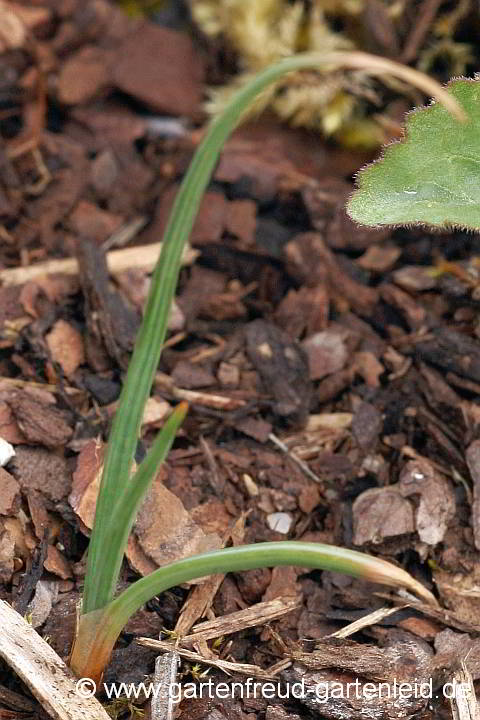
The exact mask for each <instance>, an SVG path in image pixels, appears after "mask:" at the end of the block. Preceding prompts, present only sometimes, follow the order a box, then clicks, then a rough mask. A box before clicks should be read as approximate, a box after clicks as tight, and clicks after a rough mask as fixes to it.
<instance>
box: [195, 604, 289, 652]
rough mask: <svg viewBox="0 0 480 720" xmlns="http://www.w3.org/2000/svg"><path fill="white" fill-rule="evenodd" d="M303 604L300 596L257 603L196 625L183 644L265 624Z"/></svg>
mask: <svg viewBox="0 0 480 720" xmlns="http://www.w3.org/2000/svg"><path fill="white" fill-rule="evenodd" d="M301 604H302V603H301V599H300V598H299V597H278V598H275V599H274V600H269V601H267V602H261V603H257V604H256V605H252V607H249V608H246V609H245V610H239V611H238V612H234V613H230V614H229V615H225V616H224V617H218V618H215V620H208V621H206V622H203V623H199V624H198V625H195V627H194V628H193V632H192V634H191V635H187V636H186V637H184V638H182V645H187V646H191V645H194V644H195V643H196V642H198V641H199V640H212V639H213V638H218V637H223V635H231V634H232V633H235V632H240V630H245V629H246V628H251V627H259V626H263V625H265V624H266V623H268V622H271V621H273V620H277V619H278V618H280V617H283V616H284V615H287V614H288V613H290V612H293V610H296V609H297V608H299V607H300V606H301Z"/></svg>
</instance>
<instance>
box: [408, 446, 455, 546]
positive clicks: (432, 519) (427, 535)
mask: <svg viewBox="0 0 480 720" xmlns="http://www.w3.org/2000/svg"><path fill="white" fill-rule="evenodd" d="M398 489H399V491H400V492H401V494H402V495H403V496H404V497H410V496H411V495H419V496H420V502H419V505H418V509H417V511H416V513H415V525H416V529H417V532H418V535H419V537H420V540H422V542H424V543H427V545H437V544H438V543H439V542H442V540H443V538H444V536H445V533H446V531H447V528H448V525H449V523H450V521H451V520H452V518H453V517H454V516H455V495H454V493H453V490H452V487H451V485H450V483H449V482H448V481H447V480H446V479H445V478H444V477H443V476H442V475H440V473H439V472H437V471H436V470H435V469H434V467H433V466H432V465H431V464H430V463H429V462H428V461H427V460H425V459H422V460H412V461H411V462H409V463H407V464H406V466H405V467H404V468H403V470H402V472H401V474H400V480H399V483H398Z"/></svg>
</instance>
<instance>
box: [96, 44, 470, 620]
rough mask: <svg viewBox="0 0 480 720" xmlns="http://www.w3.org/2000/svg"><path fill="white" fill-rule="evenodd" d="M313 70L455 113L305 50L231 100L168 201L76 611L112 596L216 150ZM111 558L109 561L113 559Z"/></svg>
mask: <svg viewBox="0 0 480 720" xmlns="http://www.w3.org/2000/svg"><path fill="white" fill-rule="evenodd" d="M315 67H320V68H323V69H328V68H329V67H331V68H338V67H344V68H350V69H361V70H363V71H365V72H368V73H370V74H372V75H382V74H392V75H395V76H396V77H398V78H400V79H402V80H404V81H406V82H408V83H411V84H413V85H415V86H416V87H418V88H420V89H421V90H423V91H424V92H425V93H427V94H433V95H435V96H436V97H437V98H438V99H439V100H441V101H442V102H444V103H445V106H446V107H447V108H448V109H449V110H450V111H452V112H454V113H457V114H460V115H461V110H460V109H459V106H458V105H457V103H456V102H455V100H454V99H453V98H452V97H451V96H449V95H448V94H447V93H446V92H445V91H444V90H443V89H442V88H441V86H440V85H438V83H436V82H435V81H433V80H431V79H430V78H428V77H427V76H426V75H423V74H422V73H419V72H417V71H415V70H413V69H412V68H409V67H406V66H403V65H400V64H398V63H395V62H393V61H391V60H387V59H386V58H381V57H378V56H375V55H368V54H367V53H361V52H331V53H324V54H322V53H306V54H303V55H296V56H292V57H289V58H285V59H283V60H281V61H280V62H278V63H276V64H274V65H271V66H270V67H268V68H267V69H265V70H264V71H262V72H261V73H259V74H258V75H257V76H256V77H255V78H253V79H252V80H251V82H250V83H248V85H246V86H245V87H244V88H243V89H241V90H240V91H239V92H238V93H236V95H235V96H234V97H233V98H232V100H231V101H230V103H229V105H228V106H227V108H226V109H225V110H224V112H223V113H222V114H221V115H220V116H219V117H218V118H216V119H215V120H214V121H213V123H212V124H211V125H210V128H209V130H208V132H207V134H206V136H205V138H204V140H203V141H202V143H201V144H200V146H199V148H198V149H197V152H196V153H195V156H194V158H193V161H192V163H191V165H190V167H189V170H188V172H187V174H186V176H185V178H184V180H183V183H182V185H181V187H180V190H179V192H178V193H177V196H176V198H175V202H174V205H173V209H172V212H171V215H170V219H169V222H168V225H167V229H166V232H165V237H164V243H163V247H162V252H161V255H160V259H159V262H158V264H157V267H156V268H155V271H154V274H153V276H152V283H151V288H150V293H149V297H148V300H147V303H146V308H145V314H144V319H143V322H142V325H141V327H140V330H139V332H138V336H137V340H136V344H135V349H134V352H133V355H132V358H131V361H130V364H129V367H128V372H127V377H126V380H125V384H124V386H123V389H122V393H121V396H120V402H119V408H118V410H117V413H116V415H115V418H114V421H113V425H112V432H111V435H110V439H109V444H108V448H107V454H106V458H105V467H104V472H103V477H102V482H101V486H100V492H99V496H98V500H97V508H96V516H95V523H94V527H93V531H92V536H91V540H90V546H89V552H88V561H87V573H86V576H85V587H84V596H83V612H84V613H88V612H92V611H94V610H97V609H99V608H102V607H104V606H105V605H107V604H108V603H109V602H110V601H111V600H112V598H113V596H114V593H115V589H116V585H117V580H118V572H119V568H120V563H121V557H122V556H123V551H124V547H120V546H119V547H116V548H112V549H110V550H109V551H108V556H107V553H106V548H107V546H108V544H109V543H110V541H111V528H110V527H109V520H110V517H111V516H112V515H115V516H116V515H117V512H118V507H119V504H120V505H121V503H122V502H123V498H124V493H123V488H124V487H126V486H127V485H128V484H129V483H131V482H132V480H131V478H130V471H131V467H132V462H133V456H134V452H135V447H136V443H137V438H138V434H139V432H140V424H141V418H142V414H143V409H144V406H145V402H146V400H147V398H148V395H149V393H150V390H151V386H152V383H153V378H154V374H155V371H156V368H157V366H158V362H159V360H160V354H161V348H162V344H163V342H164V340H165V335H166V331H167V322H168V316H169V313H170V307H171V303H172V299H173V297H174V293H175V288H176V285H177V280H178V274H179V270H180V262H181V257H182V253H183V248H184V245H185V243H186V241H187V239H188V237H189V234H190V231H191V229H192V226H193V222H194V219H195V216H196V213H197V211H198V207H199V204H200V201H201V199H202V196H203V193H204V192H205V189H206V187H207V185H208V183H209V181H210V178H211V176H212V172H213V169H214V167H215V164H216V162H217V159H218V156H219V153H220V151H221V149H222V147H223V145H224V143H225V141H226V140H227V138H228V136H229V135H230V134H231V132H232V131H233V130H234V129H235V127H236V125H237V124H238V123H239V121H240V119H241V117H242V114H243V113H244V111H245V110H246V109H248V107H249V106H250V104H251V103H252V102H253V101H254V100H255V98H256V97H257V96H258V95H259V94H260V93H261V92H262V90H264V89H265V88H266V87H267V86H268V85H270V84H271V83H273V82H275V81H276V80H277V79H278V78H280V77H281V76H283V75H285V74H286V73H289V72H292V71H295V70H302V69H308V68H315ZM114 556H115V558H116V559H115V561H112V558H113V557H114Z"/></svg>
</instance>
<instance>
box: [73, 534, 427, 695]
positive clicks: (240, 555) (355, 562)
mask: <svg viewBox="0 0 480 720" xmlns="http://www.w3.org/2000/svg"><path fill="white" fill-rule="evenodd" d="M279 565H296V566H298V567H305V568H315V569H319V570H334V571H336V572H341V573H345V574H346V575H353V576H354V577H363V578H365V579H367V580H370V581H371V582H375V583H380V584H383V585H389V586H390V587H396V588H405V589H407V590H409V591H410V592H412V593H415V594H416V595H418V596H419V597H420V598H422V600H424V601H425V602H427V603H430V604H435V603H436V601H435V598H434V597H433V595H432V594H431V593H430V592H429V591H428V590H427V589H426V588H424V587H423V585H421V584H420V583H419V582H417V581H416V580H414V578H412V577H411V576H410V575H409V574H408V573H407V572H405V571H404V570H402V569H401V568H399V567H397V566H395V565H392V564H391V563H389V562H386V561H385V560H381V559H379V558H375V557H372V556H370V555H365V554H364V553H360V552H356V551H355V550H346V549H345V548H339V547H335V546H333V545H322V544H321V543H304V542H294V541H292V542H268V543H258V544H257V545H243V546H240V547H232V548H226V549H224V550H215V551H212V552H209V553H204V554H202V555H195V556H194V557H189V558H185V559H183V560H179V561H177V562H175V563H171V564H170V565H166V566H165V567H163V568H159V569H158V570H156V571H155V572H153V573H151V574H150V575H147V577H144V578H142V579H141V580H138V581H137V582H135V583H133V584H132V585H130V587H129V588H128V589H127V590H124V592H123V593H121V595H119V596H118V598H116V599H115V600H113V601H112V602H111V603H110V604H109V605H108V606H107V607H106V608H104V609H103V610H97V611H95V612H92V613H88V614H86V615H83V616H82V617H81V618H80V633H79V638H78V641H77V642H76V643H75V647H74V651H73V654H72V659H71V667H72V669H73V671H74V672H75V673H76V674H77V675H78V676H79V677H85V676H88V677H91V678H92V679H93V680H95V682H97V683H98V682H100V680H101V677H102V674H103V669H104V667H105V665H106V663H107V662H108V658H109V657H110V653H111V651H112V649H113V646H114V644H115V642H116V640H117V637H118V635H119V634H120V632H121V631H122V628H123V627H124V626H125V625H126V623H127V622H128V620H129V618H130V617H131V616H132V615H133V613H134V612H136V611H137V610H138V609H139V608H140V607H142V605H143V604H144V603H146V602H147V601H148V600H150V599H151V598H152V597H154V596H155V595H158V594H159V593H161V592H164V591H165V590H168V589H169V588H171V587H174V586H175V585H180V584H181V583H184V582H187V581H189V580H195V579H198V578H200V577H204V576H207V575H210V574H212V573H226V572H239V571H243V570H253V569H255V568H263V567H276V566H279ZM82 641H83V642H82Z"/></svg>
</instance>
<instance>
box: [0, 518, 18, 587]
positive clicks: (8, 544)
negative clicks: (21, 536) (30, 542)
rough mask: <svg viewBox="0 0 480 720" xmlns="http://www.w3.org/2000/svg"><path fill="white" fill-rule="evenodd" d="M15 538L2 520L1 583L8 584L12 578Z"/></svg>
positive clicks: (0, 531) (0, 543)
mask: <svg viewBox="0 0 480 720" xmlns="http://www.w3.org/2000/svg"><path fill="white" fill-rule="evenodd" d="M14 555H15V540H14V539H13V537H12V535H11V534H10V533H9V532H8V530H7V529H4V527H3V525H2V523H1V522H0V583H3V584H5V585H7V584H8V583H9V582H10V580H11V579H12V575H13V570H14V565H13V558H14Z"/></svg>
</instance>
